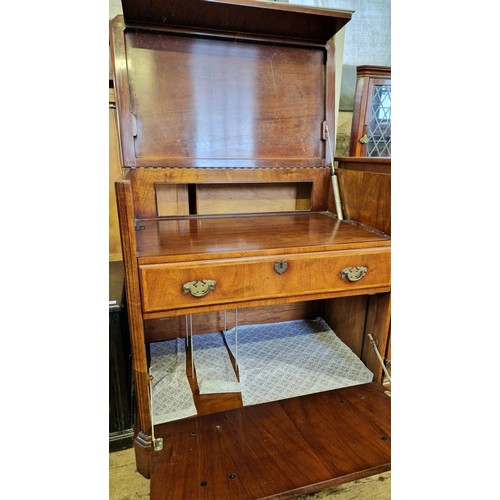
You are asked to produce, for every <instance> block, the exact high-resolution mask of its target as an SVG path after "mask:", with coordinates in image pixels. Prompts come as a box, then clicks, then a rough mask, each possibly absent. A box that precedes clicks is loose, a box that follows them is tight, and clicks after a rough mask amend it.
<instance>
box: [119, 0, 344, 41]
mask: <svg viewBox="0 0 500 500" xmlns="http://www.w3.org/2000/svg"><path fill="white" fill-rule="evenodd" d="M122 6H123V13H124V17H125V19H126V21H127V23H128V24H131V25H133V24H148V25H159V26H164V27H168V28H170V29H172V28H177V29H179V30H182V31H184V30H186V28H187V27H192V28H191V30H192V31H195V30H196V29H197V30H203V32H207V31H208V32H211V33H233V34H237V36H238V37H243V38H244V37H248V38H254V37H256V36H264V37H266V38H269V37H273V38H284V39H286V40H287V42H289V43H290V42H291V41H294V40H296V41H302V42H304V41H308V42H309V43H320V44H324V43H326V41H327V40H328V39H329V38H331V37H332V35H333V34H335V33H336V32H337V31H339V30H340V29H341V28H342V27H343V26H344V25H345V24H346V23H347V22H348V21H349V20H350V19H351V16H352V12H351V11H346V10H344V11H343V10H331V9H329V10H326V9H311V8H308V7H304V6H297V5H283V4H280V3H272V2H260V1H255V0H238V1H237V2H234V1H231V0H229V1H228V0H189V1H186V0H169V1H168V2H165V1H162V0H150V1H149V2H137V0H122Z"/></svg>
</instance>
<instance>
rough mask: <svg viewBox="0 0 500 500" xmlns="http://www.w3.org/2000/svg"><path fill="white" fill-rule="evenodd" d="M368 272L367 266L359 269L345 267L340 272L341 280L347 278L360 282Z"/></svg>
mask: <svg viewBox="0 0 500 500" xmlns="http://www.w3.org/2000/svg"><path fill="white" fill-rule="evenodd" d="M367 271H368V268H367V267H365V266H358V267H344V269H342V270H341V271H340V277H341V278H347V279H348V280H349V281H358V280H360V279H361V278H362V277H363V276H364V275H365V274H366V273H367Z"/></svg>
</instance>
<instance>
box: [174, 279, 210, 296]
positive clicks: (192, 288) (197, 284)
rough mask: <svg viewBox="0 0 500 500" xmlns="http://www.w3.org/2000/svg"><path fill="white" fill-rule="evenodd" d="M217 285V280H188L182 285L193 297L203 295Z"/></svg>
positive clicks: (185, 291)
mask: <svg viewBox="0 0 500 500" xmlns="http://www.w3.org/2000/svg"><path fill="white" fill-rule="evenodd" d="M215 285H216V281H215V280H201V281H188V282H187V283H184V285H182V290H183V291H184V293H190V294H191V295H192V296H193V297H203V296H204V295H206V294H207V293H208V292H209V291H210V290H215Z"/></svg>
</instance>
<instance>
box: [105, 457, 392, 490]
mask: <svg viewBox="0 0 500 500" xmlns="http://www.w3.org/2000/svg"><path fill="white" fill-rule="evenodd" d="M150 498H151V497H150V495H149V480H148V479H145V478H144V477H143V476H141V475H140V474H139V473H138V472H137V471H136V468H135V457H134V450H133V449H132V448H129V449H127V450H123V451H115V452H113V453H110V454H109V500H141V499H144V500H150ZM390 498H391V473H390V472H384V473H383V474H376V475H374V476H370V477H367V478H364V479H359V480H357V481H352V482H350V483H346V484H342V485H339V486H335V487H333V488H328V489H326V490H323V491H321V492H319V493H316V494H311V495H305V496H299V497H296V500H299V499H300V500H306V499H307V500H330V499H335V500H389V499H390ZM183 500H184V499H183Z"/></svg>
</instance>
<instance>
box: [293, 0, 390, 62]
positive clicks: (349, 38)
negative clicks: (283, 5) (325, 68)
mask: <svg viewBox="0 0 500 500" xmlns="http://www.w3.org/2000/svg"><path fill="white" fill-rule="evenodd" d="M289 3H291V4H295V5H310V6H316V7H327V8H330V9H339V10H350V11H354V13H353V15H352V18H351V20H350V21H349V22H348V23H347V24H346V26H345V28H343V30H344V55H343V64H345V65H349V66H362V65H364V64H369V65H372V66H391V0H369V1H368V0H290V1H289Z"/></svg>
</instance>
